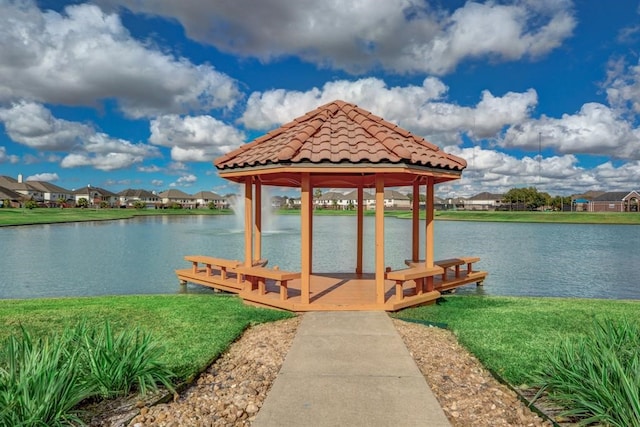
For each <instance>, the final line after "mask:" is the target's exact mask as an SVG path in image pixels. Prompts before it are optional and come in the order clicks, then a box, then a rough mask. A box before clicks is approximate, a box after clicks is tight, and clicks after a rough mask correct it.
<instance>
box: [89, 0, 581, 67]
mask: <svg viewBox="0 0 640 427" xmlns="http://www.w3.org/2000/svg"><path fill="white" fill-rule="evenodd" d="M98 3H99V4H101V5H102V6H103V7H114V6H125V7H127V8H129V9H130V10H132V11H134V12H139V13H148V14H154V15H158V16H164V17H166V18H168V19H176V20H178V21H179V22H180V23H181V24H182V25H183V26H184V28H185V31H186V33H187V35H188V36H189V37H191V38H192V39H195V40H198V41H200V42H203V43H208V44H211V45H213V46H216V47H217V48H218V49H220V50H222V51H226V52H231V53H233V54H238V55H243V56H249V57H256V58H259V59H260V60H262V61H271V60H274V59H277V58H280V57H285V56H298V57H300V58H302V59H303V60H305V61H308V62H312V63H315V64H318V65H321V66H326V67H332V68H337V69H344V70H346V71H348V72H352V73H362V72H364V71H367V70H370V69H372V68H377V67H381V68H383V69H385V70H388V71H392V72H397V73H415V72H427V73H432V74H445V73H447V72H450V71H451V70H453V69H454V68H455V67H456V66H457V65H458V64H459V63H460V62H462V61H464V60H465V59H469V58H486V57H488V58H492V59H494V60H500V61H507V60H516V59H521V58H523V57H529V58H537V57H538V56H540V55H544V54H546V53H548V52H550V51H551V50H553V49H554V48H556V47H558V46H559V45H560V44H561V43H562V42H563V41H564V40H565V39H566V38H568V37H570V36H571V34H572V32H573V29H574V27H575V26H576V20H575V18H574V16H573V10H572V3H571V1H569V0H561V1H545V2H533V1H513V2H509V3H510V4H509V3H507V4H503V2H501V3H497V2H487V3H484V4H481V3H476V2H466V3H465V4H464V5H462V6H461V7H459V8H458V9H455V10H447V9H445V8H442V7H440V6H437V5H435V4H433V3H434V2H429V3H432V4H428V3H427V2H423V1H418V0H389V1H384V2H380V1H376V0H364V1H357V2H318V1H315V0H301V1H296V2H291V1H288V0H264V1H261V2H259V3H255V2H252V1H251V0H237V1H233V2H200V1H182V2H175V1H173V0H159V1H154V2H140V1H137V0H98Z"/></svg>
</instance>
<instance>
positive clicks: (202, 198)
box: [193, 191, 229, 209]
mask: <svg viewBox="0 0 640 427" xmlns="http://www.w3.org/2000/svg"><path fill="white" fill-rule="evenodd" d="M193 197H194V198H195V201H196V206H197V207H200V208H208V207H209V203H213V206H214V207H215V208H216V209H226V208H228V207H229V201H228V200H227V199H226V198H225V197H222V196H220V195H218V194H216V193H214V192H212V191H199V192H197V193H196V194H194V195H193Z"/></svg>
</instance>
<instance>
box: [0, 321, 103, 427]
mask: <svg viewBox="0 0 640 427" xmlns="http://www.w3.org/2000/svg"><path fill="white" fill-rule="evenodd" d="M74 336H75V332H74V331H72V330H69V329H67V330H65V331H64V332H63V333H62V334H60V335H53V336H44V337H38V338H34V337H32V336H31V334H30V333H29V332H28V331H27V330H25V329H24V328H23V329H22V331H21V334H20V335H18V336H11V337H9V338H8V339H7V340H6V341H5V343H4V345H3V346H2V348H0V425H3V426H36V425H42V426H63V425H73V424H81V421H80V419H79V418H78V412H77V411H76V410H75V409H74V408H75V407H76V406H77V405H78V404H79V403H80V402H81V401H83V400H84V399H86V398H87V397H89V396H91V395H92V393H93V389H92V386H91V385H89V384H87V382H86V381H85V380H84V379H83V372H82V368H81V366H82V363H81V362H80V356H81V355H80V353H79V352H77V351H72V350H71V349H72V348H73V346H72V345H70V344H71V343H72V342H73V340H74Z"/></svg>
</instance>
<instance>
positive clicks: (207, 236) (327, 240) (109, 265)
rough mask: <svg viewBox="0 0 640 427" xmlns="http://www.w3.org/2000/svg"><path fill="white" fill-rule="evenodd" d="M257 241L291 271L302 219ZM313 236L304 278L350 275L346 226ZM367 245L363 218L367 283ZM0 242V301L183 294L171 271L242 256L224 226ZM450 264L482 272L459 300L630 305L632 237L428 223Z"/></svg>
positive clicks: (389, 243) (322, 226)
mask: <svg viewBox="0 0 640 427" xmlns="http://www.w3.org/2000/svg"><path fill="white" fill-rule="evenodd" d="M421 227H422V228H424V224H422V225H421ZM265 229H266V231H265V233H264V235H263V250H262V255H263V258H267V259H269V266H273V265H278V266H280V268H281V269H287V270H300V217H299V216H295V215H282V216H276V217H273V218H271V219H270V224H267V225H266V226H265ZM313 232H314V236H313V251H314V260H313V269H314V271H317V272H322V271H324V272H329V271H331V272H333V271H338V272H352V271H353V270H354V266H355V236H356V218H355V216H353V217H351V216H316V217H314V229H313ZM374 238H375V236H374V218H373V217H366V218H365V236H364V243H365V252H364V268H365V271H368V272H372V271H373V268H374V251H373V245H374ZM0 242H1V244H0V298H37V297H63V296H89V295H116V294H151V293H177V292H184V289H181V287H180V286H179V284H178V280H177V278H176V276H175V273H174V270H175V269H176V268H186V267H187V266H188V265H189V264H187V263H186V262H185V261H184V259H183V257H184V256H185V255H194V254H198V255H211V256H216V257H224V258H228V259H239V260H241V259H243V254H244V249H243V234H242V225H241V223H240V222H239V221H238V219H237V218H236V217H234V216H233V215H219V216H205V215H197V216H151V217H138V218H134V219H131V220H118V221H104V222H88V223H87V222H85V223H69V224H51V225H34V226H20V227H2V228H0ZM420 247H421V248H422V247H424V243H423V242H421V245H420ZM410 253H411V221H410V220H403V219H397V218H385V260H386V265H388V266H391V267H393V268H402V267H403V266H404V263H403V260H404V259H405V258H409V257H410ZM457 256H479V257H480V258H481V261H480V262H479V263H478V264H477V266H478V269H481V270H486V271H488V272H489V276H488V277H487V279H486V281H485V286H483V287H478V288H477V287H476V286H475V285H468V286H466V287H463V288H460V289H459V290H458V292H459V293H469V294H485V295H514V296H525V295H526V296H556V297H583V298H613V299H640V283H639V282H640V281H639V280H638V269H637V266H638V265H640V226H633V225H631V226H627V225H587V224H529V223H490V222H457V221H436V223H435V257H436V259H443V258H452V257H457ZM187 292H209V290H208V289H206V288H202V287H198V286H195V285H189V287H188V289H187Z"/></svg>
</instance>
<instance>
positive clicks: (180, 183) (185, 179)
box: [169, 174, 198, 187]
mask: <svg viewBox="0 0 640 427" xmlns="http://www.w3.org/2000/svg"><path fill="white" fill-rule="evenodd" d="M197 180H198V178H197V177H196V176H195V175H193V174H189V175H183V176H181V177H180V178H178V180H177V181H176V182H172V183H171V184H169V187H191V186H192V185H193V184H194V183H195V182H196V181H197Z"/></svg>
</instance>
